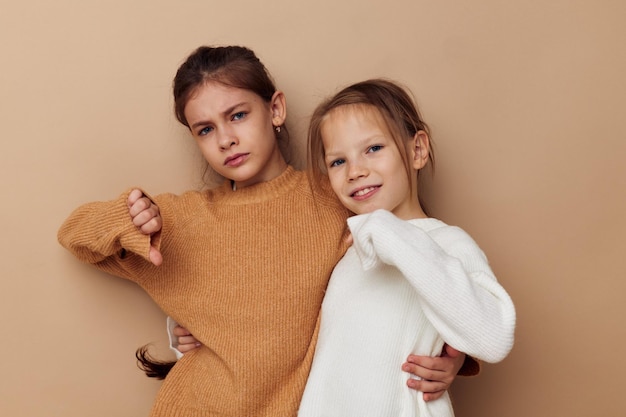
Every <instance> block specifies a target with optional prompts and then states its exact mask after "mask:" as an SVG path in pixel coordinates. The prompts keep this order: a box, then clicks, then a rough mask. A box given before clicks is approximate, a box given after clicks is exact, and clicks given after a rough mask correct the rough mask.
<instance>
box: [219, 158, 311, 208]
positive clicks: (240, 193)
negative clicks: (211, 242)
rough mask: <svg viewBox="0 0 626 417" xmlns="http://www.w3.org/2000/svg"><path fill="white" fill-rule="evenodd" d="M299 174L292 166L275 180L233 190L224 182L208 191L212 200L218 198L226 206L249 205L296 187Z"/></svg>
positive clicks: (227, 181) (228, 181) (277, 195)
mask: <svg viewBox="0 0 626 417" xmlns="http://www.w3.org/2000/svg"><path fill="white" fill-rule="evenodd" d="M299 174H300V173H299V172H298V171H296V170H295V169H294V168H293V167H292V166H290V165H289V166H287V168H286V169H285V170H284V171H283V172H282V173H281V174H280V175H279V176H278V177H276V178H274V179H272V180H270V181H264V182H260V183H258V184H255V185H251V186H249V187H245V188H240V189H237V190H233V187H232V184H231V181H230V180H225V181H224V182H223V183H222V185H221V186H219V187H217V188H215V189H212V190H209V191H208V193H209V194H213V197H214V198H220V199H222V200H223V202H225V203H228V204H250V203H260V202H263V201H268V200H272V199H274V198H276V197H279V196H281V195H283V194H285V193H288V192H289V191H291V190H292V189H293V188H295V187H296V185H297V183H298V181H299V179H300V178H301V175H299Z"/></svg>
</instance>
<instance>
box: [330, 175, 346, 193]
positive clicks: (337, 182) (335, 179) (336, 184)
mask: <svg viewBox="0 0 626 417" xmlns="http://www.w3.org/2000/svg"><path fill="white" fill-rule="evenodd" d="M328 179H330V188H332V189H333V192H334V193H335V194H337V195H341V187H342V185H343V181H341V179H340V176H339V174H338V173H337V172H335V171H331V172H330V173H328Z"/></svg>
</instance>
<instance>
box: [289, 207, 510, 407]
mask: <svg viewBox="0 0 626 417" xmlns="http://www.w3.org/2000/svg"><path fill="white" fill-rule="evenodd" d="M348 225H349V226H350V230H351V232H352V235H353V238H354V244H353V246H352V247H351V248H350V249H349V250H348V252H347V253H346V255H345V256H344V257H343V258H342V259H341V261H340V262H339V263H338V264H337V266H336V267H335V270H334V272H333V275H332V277H331V279H330V283H329V285H328V289H327V292H326V295H325V297H324V302H323V305H322V321H321V328H320V333H319V339H318V342H317V347H316V351H315V357H314V359H313V367H312V369H311V374H310V375H309V379H308V382H307V385H306V389H305V392H304V397H303V399H302V402H301V405H300V411H299V416H302V417H309V416H324V417H329V416H337V417H346V416H377V417H381V416H390V417H391V416H393V417H398V416H420V417H425V416H433V417H435V416H436V417H446V416H453V415H454V412H453V410H452V405H451V403H450V399H449V397H448V395H447V394H446V395H444V396H443V397H442V398H441V399H439V400H436V401H432V402H429V403H425V402H424V401H423V399H422V397H423V396H422V393H421V392H416V391H414V390H411V389H409V388H408V387H407V386H406V380H407V378H409V376H410V375H409V374H408V373H404V372H402V371H401V369H400V365H401V364H402V363H403V362H404V361H405V359H406V357H407V356H408V355H409V354H410V353H416V354H419V355H429V356H436V355H439V354H440V353H441V349H442V347H443V344H444V342H445V343H447V344H449V345H450V346H452V347H454V348H456V349H458V350H460V351H462V352H465V353H467V354H468V355H471V356H472V357H474V358H477V359H480V360H484V361H486V362H498V361H500V360H502V359H503V358H504V357H505V356H506V355H507V354H508V353H509V351H510V350H511V348H512V346H513V336H514V329H515V308H514V306H513V302H512V301H511V298H510V297H509V295H508V294H507V292H506V291H505V290H504V289H503V288H502V286H501V285H500V284H498V282H497V280H496V278H495V276H494V274H493V272H492V271H491V269H490V267H489V264H488V262H487V259H486V257H485V255H484V253H483V252H482V251H481V250H480V248H479V247H478V246H477V245H476V243H475V242H474V240H472V238H471V237H470V236H469V235H468V234H467V233H465V232H464V231H463V230H461V229H459V228H458V227H453V226H448V225H446V224H445V223H443V222H441V221H439V220H436V219H432V218H428V219H416V220H410V221H408V222H407V221H403V220H400V219H398V218H397V217H395V216H394V215H393V214H391V213H389V212H387V211H383V210H378V211H375V212H373V213H369V214H365V215H359V216H354V217H351V218H350V219H348Z"/></svg>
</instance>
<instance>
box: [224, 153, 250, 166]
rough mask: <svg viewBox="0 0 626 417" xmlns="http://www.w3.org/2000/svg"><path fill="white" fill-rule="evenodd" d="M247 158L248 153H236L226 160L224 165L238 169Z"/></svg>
mask: <svg viewBox="0 0 626 417" xmlns="http://www.w3.org/2000/svg"><path fill="white" fill-rule="evenodd" d="M247 157H248V154H247V153H236V154H234V155H231V156H229V157H228V158H226V159H225V160H224V165H225V166H229V167H237V166H239V165H241V164H242V163H243V162H244V161H245V160H246V158H247Z"/></svg>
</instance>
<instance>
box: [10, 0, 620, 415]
mask: <svg viewBox="0 0 626 417" xmlns="http://www.w3.org/2000/svg"><path fill="white" fill-rule="evenodd" d="M625 4H626V3H624V2H623V1H621V0H615V1H611V0H599V1H591V0H587V1H575V0H572V1H565V0H552V1H510V2H504V1H495V0H477V1H465V0H446V1H437V2H434V1H425V0H405V1H402V0H389V1H372V2H371V4H367V2H364V1H363V0H360V1H353V0H350V1H347V0H346V1H338V0H321V1H315V2H302V1H293V0H272V1H256V0H240V1H237V2H226V1H221V2H217V1H181V0H178V1H165V0H133V1H128V0H112V1H95V0H92V1H85V0H82V1H79V0H56V1H47V0H40V1H34V0H22V1H15V0H14V1H10V0H0V52H1V53H0V62H1V63H2V66H1V68H0V120H1V123H0V137H1V145H0V146H1V148H0V181H1V184H2V203H1V204H0V222H1V223H0V232H1V240H0V245H1V246H0V254H1V256H2V262H1V263H0V268H1V269H0V278H1V281H0V309H1V310H0V314H1V316H2V317H3V319H4V320H3V322H4V325H3V326H2V327H3V328H2V331H1V334H2V336H1V337H2V339H1V343H0V358H1V359H2V363H3V365H2V375H1V377H0V414H1V415H3V416H32V417H56V416H59V417H60V416H63V417H74V416H76V417H78V416H80V417H84V416H119V417H123V416H129V417H130V416H143V415H147V413H148V410H149V408H150V405H151V402H152V399H153V397H154V395H155V393H156V391H157V389H158V386H159V382H156V381H152V380H149V379H148V378H146V377H144V376H143V374H142V373H141V372H139V371H138V370H137V369H136V368H135V361H134V357H133V353H134V351H135V348H136V347H138V346H140V345H142V344H144V343H146V342H151V341H152V342H154V344H155V349H156V350H157V351H159V352H161V353H163V354H165V353H166V351H167V349H166V342H165V333H164V316H163V315H162V313H161V312H160V311H159V310H158V308H157V307H155V305H154V304H153V303H152V302H151V300H150V299H149V298H148V297H147V296H146V295H144V294H143V292H142V291H141V290H140V289H139V288H138V287H136V286H134V285H133V284H130V283H128V282H125V281H123V280H120V279H115V278H111V277H109V276H107V275H105V274H102V273H99V272H96V271H94V270H92V269H91V268H89V267H87V266H84V265H80V264H79V263H78V262H77V261H75V260H74V259H73V258H72V257H71V256H70V255H69V254H68V253H66V252H65V251H64V250H63V249H62V248H61V247H60V246H59V245H58V244H57V242H56V230H57V228H58V227H59V225H60V223H61V222H62V220H63V219H64V218H65V217H66V216H67V215H68V214H69V212H70V211H71V209H73V208H74V207H76V206H77V205H78V204H80V203H82V202H86V201H90V200H95V199H109V198H113V197H115V196H117V194H118V193H119V192H121V191H122V190H123V189H125V188H127V187H128V186H131V185H141V186H143V187H145V188H146V189H147V190H150V191H151V192H152V193H160V192H164V191H172V192H181V191H183V190H185V189H189V188H195V187H198V186H200V182H199V178H200V175H201V171H200V169H201V166H200V159H199V156H198V154H197V153H196V150H195V148H194V146H195V145H194V144H193V142H192V140H191V139H190V138H189V137H188V136H187V134H186V132H185V130H184V129H182V128H181V127H179V126H178V125H177V123H176V122H175V120H174V117H173V116H172V111H171V106H172V100H171V98H170V83H171V79H172V77H173V74H174V72H175V70H176V68H177V67H178V65H179V64H180V63H181V62H182V60H183V59H184V58H185V57H186V55H187V54H188V53H189V52H191V51H192V50H193V49H194V48H195V47H197V46H199V45H201V44H244V45H247V46H249V47H251V48H253V49H254V50H255V51H256V52H257V53H258V55H259V56H260V57H261V59H262V60H263V61H264V62H265V64H266V65H267V66H268V67H269V68H270V70H271V71H272V73H273V74H274V76H275V78H276V80H277V81H278V84H279V86H280V87H281V88H282V89H283V90H284V91H285V92H286V95H287V98H288V103H289V121H290V123H291V130H292V133H293V136H294V138H293V141H294V148H295V156H296V159H295V162H296V164H297V165H298V166H301V165H300V164H301V161H302V149H303V148H302V139H303V132H304V129H305V127H306V123H307V117H308V115H309V114H310V112H311V110H312V108H313V106H314V105H315V104H316V102H317V101H318V100H319V99H320V98H321V97H323V96H325V95H327V94H330V93H332V92H333V91H334V90H335V88H336V87H337V86H339V85H344V84H346V83H348V82H352V81H357V80H361V79H364V78H367V77H373V76H386V77H390V78H394V79H397V80H400V81H401V82H404V83H405V84H407V85H409V86H410V87H411V88H412V89H413V91H414V92H415V94H416V96H417V97H418V101H419V103H420V106H421V108H422V110H423V112H424V115H425V118H426V120H427V121H428V122H429V123H430V124H431V127H432V128H433V132H434V139H435V141H436V145H437V150H438V155H437V156H438V162H439V164H438V169H437V174H436V177H435V179H434V181H433V184H431V187H429V192H428V201H429V203H430V207H431V208H432V211H433V212H434V214H435V215H436V216H437V217H440V218H442V219H444V220H445V221H447V222H449V223H453V224H458V225H460V226H462V227H463V228H465V229H466V230H467V231H469V232H470V233H471V234H472V235H473V236H474V237H475V239H476V240H477V241H478V242H479V244H480V245H481V246H482V247H483V249H484V250H485V252H486V253H487V254H488V256H489V258H490V260H491V262H492V266H493V268H494V270H495V271H496V273H497V275H498V277H499V279H500V280H501V282H502V283H503V284H504V285H505V287H506V288H507V289H508V290H509V292H510V294H511V295H512V297H513V299H514V301H515V303H516V305H517V309H518V327H517V332H516V345H515V348H514V349H513V352H512V353H511V355H510V356H509V357H508V358H507V359H506V360H505V361H504V362H503V363H501V364H499V365H486V366H485V367H484V371H483V373H482V375H481V376H480V377H478V378H472V379H465V380H463V379H459V380H457V382H456V383H455V386H454V389H453V396H454V399H455V405H456V411H457V415H458V416H461V417H478V416H482V417H484V416H493V417H496V416H508V417H517V416H520V417H521V416H621V415H623V412H624V411H623V410H624V409H625V407H626V400H625V399H624V394H623V388H624V384H623V379H624V371H625V370H626V366H625V365H626V360H625V355H624V354H623V352H624V351H623V346H624V343H625V342H626V332H625V330H624V329H625V328H626V326H625V325H624V323H623V322H624V318H625V316H626V303H624V294H625V290H626V284H625V282H624V278H625V271H626V261H625V259H626V243H624V240H623V237H624V235H625V234H626V233H625V232H626V222H625V221H624V217H623V216H624V213H625V212H626V192H625V189H626V167H625V164H624V163H623V160H624V158H625V157H626V140H625V139H626V138H625V136H624V133H623V129H624V112H625V110H626V104H625V103H626V83H625V82H624V74H626V47H625V41H626V26H625V25H624V23H623V22H624V19H625V18H626V6H625ZM355 389H358V388H355Z"/></svg>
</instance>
